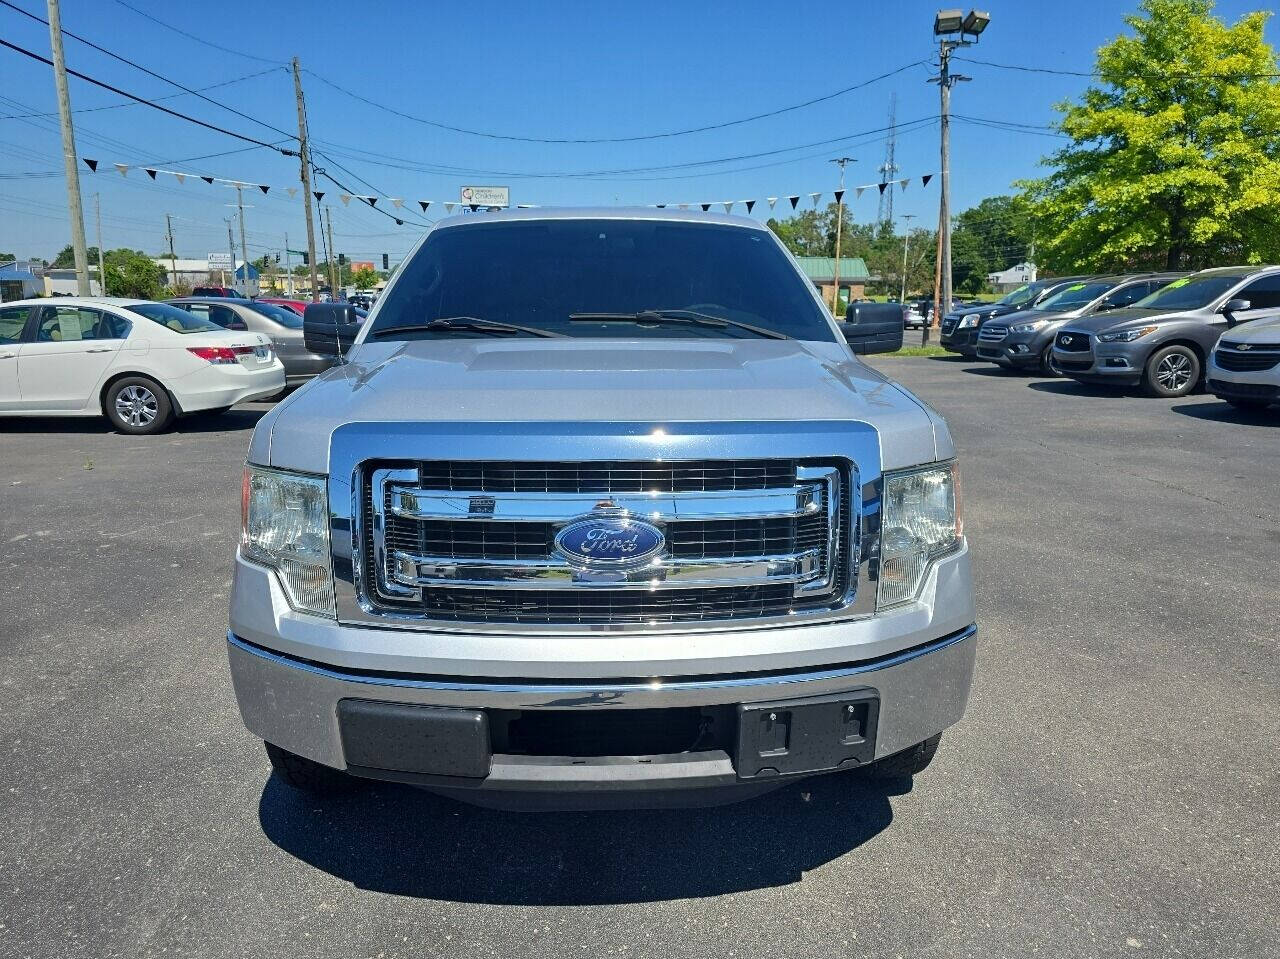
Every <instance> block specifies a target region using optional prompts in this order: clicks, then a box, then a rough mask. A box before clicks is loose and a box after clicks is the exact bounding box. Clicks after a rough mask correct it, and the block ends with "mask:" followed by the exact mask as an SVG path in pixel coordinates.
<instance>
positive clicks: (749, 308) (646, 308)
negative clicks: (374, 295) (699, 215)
mask: <svg viewBox="0 0 1280 959" xmlns="http://www.w3.org/2000/svg"><path fill="white" fill-rule="evenodd" d="M671 311H688V312H695V313H699V314H705V315H706V316H709V317H713V318H716V319H720V320H726V321H729V322H727V323H720V324H716V323H707V322H677V321H674V320H673V321H668V322H661V323H654V322H646V321H645V320H643V319H636V320H635V321H634V322H628V321H627V320H626V319H625V318H623V319H619V316H620V315H622V314H629V315H633V316H634V315H635V314H641V313H647V312H671ZM587 315H590V316H596V317H601V319H600V320H599V321H598V322H593V321H592V320H591V319H588V318H585V317H586V316H587ZM610 316H611V317H612V318H608V317H610ZM458 318H463V319H465V320H466V321H467V322H466V323H463V322H454V323H437V324H435V328H434V329H432V330H422V329H419V328H421V327H424V326H425V325H426V324H427V323H430V322H431V321H432V320H456V319H458ZM477 323H489V324H499V323H502V324H508V325H510V326H517V327H524V328H526V329H527V328H530V327H532V328H535V329H536V330H539V331H547V332H551V333H557V334H561V335H564V336H576V337H612V338H631V339H634V338H637V337H668V338H671V337H697V338H706V337H712V336H714V337H753V336H758V335H759V334H758V333H753V332H752V331H751V330H750V329H748V328H747V327H752V326H754V327H759V328H763V329H765V330H769V331H772V332H776V333H780V334H782V335H784V336H787V337H792V338H795V339H804V340H823V341H826V342H832V341H833V340H834V334H833V332H832V329H831V326H830V324H829V323H828V321H827V319H826V316H825V315H824V311H823V309H822V308H821V307H820V306H819V305H818V303H817V301H816V300H815V299H814V297H813V294H812V293H811V292H810V289H809V288H808V286H807V284H806V282H805V280H804V278H803V277H802V276H800V275H799V274H797V272H796V270H795V267H794V266H792V264H791V262H790V261H789V260H788V258H787V256H786V254H785V253H784V252H783V250H782V249H781V248H780V247H779V246H778V244H777V243H776V242H775V241H774V240H773V238H772V237H771V236H770V235H769V234H767V233H765V232H763V231H759V230H749V229H743V228H742V227H733V226H721V225H718V224H710V223H688V222H679V221H667V220H613V219H595V220H588V219H582V220H550V219H548V220H527V221H521V220H516V221H506V222H502V221H499V222H491V223H484V224H476V225H470V224H468V225H465V226H458V227H451V228H448V229H443V230H437V231H436V232H434V233H432V234H431V235H430V236H429V237H428V238H427V241H426V242H425V243H424V244H423V245H422V246H421V247H420V248H419V249H418V251H417V252H416V253H415V254H414V255H413V257H412V258H411V259H410V260H409V261H408V262H407V263H406V264H405V265H404V267H403V268H402V270H401V273H400V275H399V276H398V277H397V279H396V282H395V284H394V286H393V287H392V291H391V293H390V295H384V296H383V298H382V300H381V302H380V304H379V307H378V318H377V320H375V321H374V324H373V326H372V327H371V329H370V336H377V335H378V331H380V330H385V331H386V333H385V334H384V336H383V339H384V340H385V339H393V338H401V339H403V338H408V337H414V338H418V337H452V338H457V337H487V338H492V336H493V335H494V332H493V331H492V330H489V331H488V332H486V331H484V330H480V329H477V328H476V324H477ZM744 324H745V326H744ZM405 328H408V329H405ZM510 335H528V334H527V333H523V334H522V333H520V332H519V331H516V332H515V333H512V334H510Z"/></svg>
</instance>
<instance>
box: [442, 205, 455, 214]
mask: <svg viewBox="0 0 1280 959" xmlns="http://www.w3.org/2000/svg"><path fill="white" fill-rule="evenodd" d="M457 205H458V204H456V203H446V204H445V205H444V212H445V213H452V212H453V208H454V207H455V206H457Z"/></svg>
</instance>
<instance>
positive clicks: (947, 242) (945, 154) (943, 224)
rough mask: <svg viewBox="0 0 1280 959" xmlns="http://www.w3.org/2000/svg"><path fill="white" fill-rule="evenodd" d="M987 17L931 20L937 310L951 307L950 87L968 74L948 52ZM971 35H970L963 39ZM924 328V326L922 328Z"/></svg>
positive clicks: (948, 15) (956, 14) (950, 14)
mask: <svg viewBox="0 0 1280 959" xmlns="http://www.w3.org/2000/svg"><path fill="white" fill-rule="evenodd" d="M990 22H991V17H990V16H989V15H988V14H986V13H983V12H980V11H978V10H970V11H969V13H968V15H962V11H960V10H939V11H938V15H937V16H936V17H934V20H933V33H934V36H936V37H938V38H939V39H938V75H937V76H936V77H931V78H930V79H929V82H930V83H936V84H937V85H938V92H939V93H940V94H941V97H942V124H941V125H942V147H941V153H942V177H941V179H942V190H941V193H942V196H941V199H940V201H939V207H938V266H937V270H936V273H937V274H938V279H939V284H938V285H939V286H940V287H941V288H940V289H938V290H937V292H936V293H935V296H936V297H937V300H938V302H939V310H935V315H938V318H939V319H941V316H940V315H939V311H941V312H942V313H945V312H946V311H948V310H950V309H951V88H952V86H954V85H955V84H957V83H960V82H962V81H965V80H969V79H970V78H969V77H965V76H961V75H960V74H958V73H952V72H951V53H952V51H954V50H957V49H959V48H960V47H967V46H970V45H971V44H974V43H977V42H978V36H979V35H980V34H981V33H982V31H984V30H985V29H987V24H989V23H990ZM966 37H972V38H973V39H971V40H970V39H966ZM926 329H927V328H926Z"/></svg>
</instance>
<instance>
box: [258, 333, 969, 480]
mask: <svg viewBox="0 0 1280 959" xmlns="http://www.w3.org/2000/svg"><path fill="white" fill-rule="evenodd" d="M787 420H851V421H861V422H865V423H867V424H869V425H871V426H873V427H874V428H875V429H876V430H877V431H878V432H879V436H880V447H881V460H882V465H883V467H884V468H886V469H892V468H897V467H902V466H913V465H916V464H918V463H926V462H931V461H933V460H936V459H945V458H947V457H950V456H952V455H954V448H953V446H952V442H951V437H950V434H949V433H948V432H947V428H946V424H945V423H943V421H942V420H941V418H940V417H938V416H937V414H935V413H934V412H933V411H932V410H930V409H929V408H928V407H927V406H925V405H924V404H923V403H921V402H920V401H919V400H917V399H916V398H915V397H914V396H912V395H911V394H910V393H908V392H907V391H906V390H904V389H902V388H901V387H899V386H897V385H895V384H893V383H891V382H890V381H889V380H888V379H886V378H885V377H883V376H881V375H880V374H879V373H877V372H876V371H875V370H872V369H870V368H869V367H867V366H865V365H864V364H863V363H861V362H859V361H858V360H856V359H855V358H854V357H853V355H852V354H851V353H850V352H849V350H848V348H847V347H846V346H845V345H844V344H843V343H817V342H806V341H799V340H763V339H762V340H695V339H683V340H673V339H643V340H629V339H609V340H598V339H571V340H566V339H554V340H552V339H547V340H536V339H509V340H499V341H494V340H475V339H467V340H416V341H409V342H388V343H372V344H367V345H366V344H361V345H358V346H356V347H355V348H354V349H353V350H352V352H351V354H350V356H349V357H348V362H347V363H346V364H345V365H343V366H338V367H334V368H333V369H331V370H328V371H327V372H325V373H323V374H321V375H320V376H319V377H317V378H316V379H314V380H313V381H312V382H310V383H309V384H307V385H306V386H304V387H303V388H302V389H300V390H298V391H297V392H296V393H294V394H292V395H291V396H290V397H288V398H287V399H286V400H284V401H283V402H281V403H279V404H277V405H276V407H275V408H274V409H273V410H272V411H271V412H270V413H268V414H267V415H266V416H265V417H263V419H262V420H261V421H260V422H259V424H258V427H257V429H256V430H255V431H254V435H253V440H252V441H251V444H250V448H249V460H250V461H251V462H254V463H260V464H264V465H270V466H276V467H279V468H282V469H292V470H302V471H307V472H313V473H326V472H328V458H329V439H330V436H331V434H332V433H333V431H334V430H335V429H336V428H337V427H339V426H342V425H343V424H346V423H353V422H369V423H392V422H406V421H413V422H439V423H477V424H478V423H504V422H507V423H526V422H542V423H555V422H607V423H637V422H640V423H652V424H655V425H661V424H671V423H680V422H698V423H705V422H715V423H735V422H742V423H750V422H753V421H787ZM496 452H500V451H496Z"/></svg>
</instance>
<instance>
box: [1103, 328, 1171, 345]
mask: <svg viewBox="0 0 1280 959" xmlns="http://www.w3.org/2000/svg"><path fill="white" fill-rule="evenodd" d="M1157 329H1159V327H1155V326H1141V327H1139V328H1138V329H1136V330H1121V331H1120V332H1119V333H1103V334H1102V335H1101V336H1099V337H1098V341H1099V342H1100V343H1132V342H1133V341H1134V340H1137V339H1141V338H1142V337H1144V336H1146V335H1147V334H1148V333H1154V332H1155V331H1156V330H1157Z"/></svg>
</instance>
